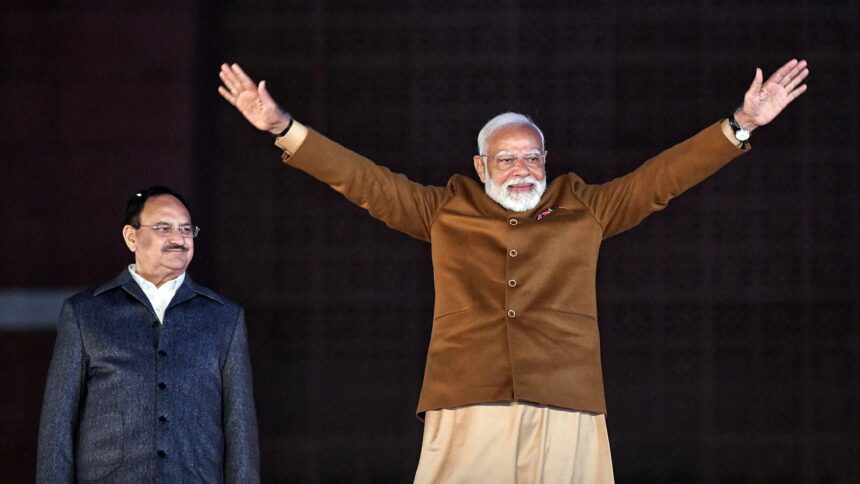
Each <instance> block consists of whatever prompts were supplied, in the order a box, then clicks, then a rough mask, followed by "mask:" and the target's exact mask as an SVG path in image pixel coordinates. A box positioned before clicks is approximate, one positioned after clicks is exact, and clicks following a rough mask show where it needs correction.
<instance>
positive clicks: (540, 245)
mask: <svg viewBox="0 0 860 484" xmlns="http://www.w3.org/2000/svg"><path fill="white" fill-rule="evenodd" d="M808 74H809V70H808V69H807V68H806V62H805V61H797V60H791V61H789V62H788V63H786V64H785V65H783V66H782V67H781V68H780V69H779V70H777V71H776V72H775V73H774V74H773V75H772V76H770V78H768V80H767V81H763V76H762V72H761V70H760V69H757V70H756V74H755V77H754V79H753V82H752V84H751V85H750V88H749V90H748V91H747V92H746V94H745V96H744V102H743V105H742V106H741V107H739V108H738V109H736V110H735V111H734V112H731V113H730V115H729V116H728V118H727V119H722V120H720V121H717V122H716V123H714V124H712V125H711V126H709V127H707V128H705V129H704V130H702V131H701V132H699V133H698V134H696V135H694V136H693V137H692V138H689V139H688V140H686V141H684V142H682V143H680V144H678V145H675V146H673V147H671V148H669V149H668V150H666V151H664V152H662V153H660V154H659V155H657V156H655V157H654V158H652V159H650V160H648V161H646V162H645V163H644V164H643V165H642V166H640V167H639V168H637V169H636V170H634V171H633V172H631V173H629V174H627V175H624V176H622V177H619V178H616V179H614V180H611V181H609V182H607V183H603V184H598V185H593V184H587V183H585V182H584V181H583V180H582V179H581V178H579V177H578V176H576V175H575V174H573V173H568V174H565V175H562V176H560V177H558V178H556V179H555V180H553V181H552V183H550V184H549V185H547V181H546V169H545V164H546V155H547V153H546V150H545V146H544V139H543V134H542V133H541V131H540V129H539V128H538V127H537V126H536V125H535V124H534V123H533V122H532V121H531V119H529V118H528V117H526V116H524V115H521V114H517V113H503V114H501V115H499V116H496V117H495V118H493V119H491V120H490V121H489V122H488V123H487V124H486V125H485V126H484V128H483V129H481V131H480V133H479V135H478V154H477V155H476V156H475V157H474V158H473V161H474V168H475V171H476V173H477V175H478V177H479V178H480V179H481V181H482V182H483V184H484V187H483V188H481V186H480V184H478V183H477V182H475V180H474V179H472V178H469V177H465V176H462V175H454V176H452V177H451V179H450V180H449V182H448V184H447V185H446V186H444V187H433V186H423V185H420V184H417V183H415V182H412V181H410V180H408V179H407V178H406V177H405V176H403V175H400V174H396V173H392V172H391V171H390V170H388V169H387V168H385V167H383V166H380V165H377V164H375V163H373V162H372V161H370V160H368V159H367V158H364V157H362V156H360V155H358V154H356V153H354V152H352V151H349V150H348V149H346V148H344V147H342V146H340V145H338V144H337V143H335V142H333V141H331V140H329V139H327V138H325V137H324V136H323V135H321V134H319V133H317V132H315V131H313V130H311V129H309V128H307V127H305V126H304V125H302V124H300V123H299V122H297V121H295V120H294V119H293V118H292V117H291V116H290V115H288V114H287V113H286V112H284V111H283V110H281V109H280V107H279V106H278V104H277V103H276V102H275V101H274V100H273V99H272V97H271V96H270V95H269V93H268V91H267V90H266V85H265V81H261V82H260V83H259V84H256V83H255V82H254V81H253V80H252V79H251V78H250V77H249V76H248V75H247V74H246V73H245V72H244V71H243V70H242V69H241V68H240V67H239V66H238V65H237V64H232V65H228V64H224V65H222V66H221V73H220V76H221V80H222V82H223V84H224V85H223V86H221V87H219V92H220V93H221V95H222V96H223V97H224V98H225V99H226V100H227V101H228V102H230V104H232V105H233V106H235V107H236V108H237V109H238V110H239V111H240V112H241V113H242V114H243V115H244V116H245V118H246V119H247V120H248V121H249V122H250V123H251V124H253V125H254V126H255V127H256V128H257V129H260V130H263V131H268V132H270V133H272V134H274V135H275V137H276V139H275V145H276V146H278V147H279V148H281V149H282V150H283V156H282V159H283V161H284V163H286V164H288V165H290V166H293V167H296V168H298V169H300V170H302V171H305V172H306V173H308V174H310V175H311V176H313V177H315V178H317V179H318V180H320V181H322V182H324V183H326V184H328V185H329V186H331V187H332V188H333V189H334V190H336V191H338V192H340V193H341V194H343V195H344V196H345V197H346V198H347V199H349V200H350V201H351V202H353V203H355V204H357V205H359V206H361V207H362V208H364V209H366V210H367V211H368V212H369V213H370V214H371V215H372V216H374V217H376V218H378V219H380V220H382V221H383V222H385V223H386V224H387V225H388V226H389V227H391V228H394V229H396V230H400V231H402V232H404V233H406V234H408V235H411V236H413V237H415V238H418V239H421V240H424V241H427V242H430V243H431V252H432V258H433V276H434V284H435V289H436V301H435V309H434V319H433V332H432V335H431V339H430V347H429V350H428V353H427V364H426V367H425V371H424V384H423V387H422V389H421V396H420V398H419V401H418V415H419V417H421V416H422V415H423V417H424V419H425V424H424V440H423V444H422V448H421V455H420V458H419V463H418V470H417V472H416V475H415V482H417V483H430V482H446V483H447V482H456V483H461V482H462V483H473V482H481V483H483V482H488V483H489V482H492V483H520V482H529V483H540V482H545V483H553V484H557V483H566V482H570V483H574V482H575V483H592V482H594V483H604V482H613V481H614V477H613V472H612V460H611V457H610V451H609V439H608V436H607V431H606V420H605V418H604V414H605V412H606V403H605V399H604V394H603V377H602V371H601V367H600V342H599V336H598V327H597V302H596V301H597V298H596V289H595V279H596V270H597V256H598V251H599V249H600V244H601V242H602V240H603V239H605V238H608V237H611V236H613V235H615V234H617V233H619V232H622V231H624V230H627V229H629V228H632V227H634V226H635V225H637V224H638V223H639V222H640V221H641V220H642V219H643V218H644V217H645V216H647V215H648V214H650V213H652V212H655V211H658V210H661V209H662V208H664V207H665V206H666V204H667V203H668V202H669V201H670V200H671V199H672V198H674V197H675V196H677V195H680V194H681V193H683V192H684V191H685V190H687V189H688V188H690V187H692V186H694V185H695V184H697V183H699V182H700V181H702V180H704V179H705V178H707V177H708V176H710V175H711V174H713V173H714V172H716V171H717V170H718V169H720V168H721V167H723V166H724V165H726V164H727V163H728V162H729V161H731V160H732V159H733V158H735V157H737V156H738V155H740V154H742V153H744V152H745V151H747V150H749V144H748V143H747V140H748V138H749V135H750V132H751V131H753V130H754V129H756V128H758V127H759V126H763V125H765V124H767V123H769V122H770V121H772V120H773V119H774V118H775V117H776V116H777V115H778V114H779V113H780V112H782V110H783V109H784V108H785V107H786V106H787V105H788V104H789V103H790V102H792V101H793V100H794V99H796V98H797V97H798V96H799V95H801V94H802V93H803V92H804V91H805V90H806V85H805V84H803V81H804V79H805V78H806V77H807V75H808Z"/></svg>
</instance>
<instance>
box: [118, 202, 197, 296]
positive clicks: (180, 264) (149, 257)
mask: <svg viewBox="0 0 860 484" xmlns="http://www.w3.org/2000/svg"><path fill="white" fill-rule="evenodd" d="M190 223H191V214H190V213H188V209H186V208H185V205H183V204H182V202H180V201H179V199H177V198H176V197H174V196H173V195H156V196H153V197H150V198H149V199H147V200H146V204H144V206H143V210H141V212H140V227H138V228H134V227H133V226H131V225H126V226H125V227H123V230H122V235H123V239H125V243H126V245H127V246H128V248H129V250H131V251H132V252H134V264H135V271H136V272H137V273H138V274H140V275H141V276H142V277H143V278H144V279H146V280H148V281H149V282H151V283H153V284H155V285H156V286H161V285H162V284H164V283H165V282H167V281H170V280H172V279H175V278H176V277H178V276H179V275H180V274H182V273H183V272H185V270H186V269H187V268H188V264H190V263H191V258H192V257H194V239H193V238H191V237H183V236H182V235H180V233H179V231H178V230H174V231H173V232H172V233H170V235H168V236H166V237H162V236H160V235H158V234H156V232H155V231H154V230H152V228H151V226H152V225H156V224H168V225H172V226H173V227H178V226H180V225H186V224H190Z"/></svg>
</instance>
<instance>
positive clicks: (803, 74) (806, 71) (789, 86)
mask: <svg viewBox="0 0 860 484" xmlns="http://www.w3.org/2000/svg"><path fill="white" fill-rule="evenodd" d="M808 75H809V69H804V70H802V71H800V73H799V74H797V75H796V76H794V78H793V79H792V80H791V82H789V83H788V84H786V85H785V88H786V89H788V90H789V91H791V90H792V89H794V88H795V87H796V86H797V85H798V84H800V83H801V82H803V80H804V79H806V76H808Z"/></svg>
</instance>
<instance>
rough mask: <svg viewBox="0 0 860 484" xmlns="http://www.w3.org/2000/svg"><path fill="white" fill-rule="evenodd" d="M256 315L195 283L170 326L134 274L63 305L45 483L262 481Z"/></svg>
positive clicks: (180, 297)
mask: <svg viewBox="0 0 860 484" xmlns="http://www.w3.org/2000/svg"><path fill="white" fill-rule="evenodd" d="M252 392H253V388H252V382H251V367H250V360H249V357H248V347H247V335H246V330H245V322H244V314H243V311H242V309H241V308H240V307H239V306H237V305H236V304H234V303H232V302H230V301H228V300H226V299H225V298H223V297H221V296H219V295H218V294H216V293H214V292H212V291H211V290H209V289H207V288H205V287H202V286H199V285H197V284H195V283H194V282H193V281H192V280H191V278H190V277H187V276H186V278H185V281H184V282H183V284H182V285H181V286H180V287H179V288H178V289H177V291H176V294H175V296H174V297H173V300H172V301H171V302H170V305H169V306H168V308H167V310H166V312H165V314H164V322H163V325H160V324H159V321H158V319H157V317H156V315H155V312H154V311H153V309H152V307H151V305H150V303H149V300H148V299H147V298H146V296H145V295H144V293H143V291H142V290H141V288H140V286H139V285H138V284H137V283H136V282H135V281H134V280H133V279H132V277H131V275H130V274H129V272H128V271H127V270H124V271H123V272H122V273H121V274H120V275H119V276H118V277H117V278H116V279H114V280H113V281H111V282H110V283H108V284H105V285H104V286H101V287H99V288H97V289H95V290H87V291H84V292H81V293H79V294H77V295H75V296H73V297H71V298H69V299H68V300H67V301H66V302H65V303H64V305H63V309H62V312H61V315H60V321H59V325H58V330H57V339H56V343H55V346H54V356H53V359H52V361H51V366H50V370H49V374H48V381H47V386H46V390H45V399H44V403H43V407H42V417H41V423H40V429H39V449H38V465H37V479H36V480H37V482H44V483H62V482H111V483H113V482H116V483H124V484H127V483H138V482H140V483H145V482H161V483H179V482H206V483H218V482H236V483H238V482H242V483H245V482H258V481H259V451H258V440H257V420H256V413H255V410H254V398H253V393H252Z"/></svg>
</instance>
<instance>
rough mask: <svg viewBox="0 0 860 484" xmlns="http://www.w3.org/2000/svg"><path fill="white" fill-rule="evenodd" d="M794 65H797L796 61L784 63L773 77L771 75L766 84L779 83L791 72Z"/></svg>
mask: <svg viewBox="0 0 860 484" xmlns="http://www.w3.org/2000/svg"><path fill="white" fill-rule="evenodd" d="M795 65H797V59H791V60H790V61H788V62H786V63H785V64H784V65H783V66H782V67H780V68H779V69H777V71H776V72H774V73H773V75H771V76H770V77H769V78H768V79H767V82H776V83H781V82H782V80H783V78H785V76H786V75H787V74H788V73H789V72H791V70H792V69H793V68H794V66H795Z"/></svg>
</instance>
